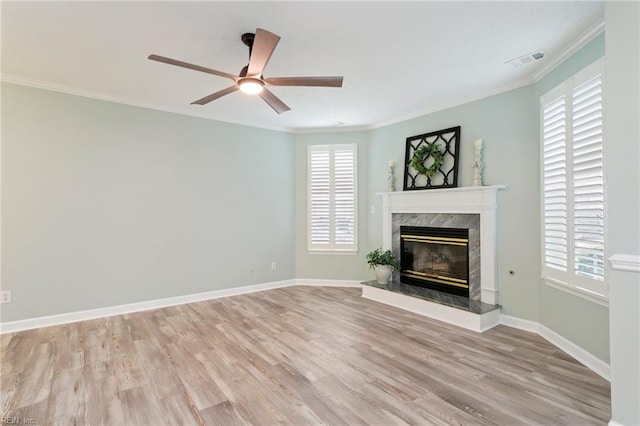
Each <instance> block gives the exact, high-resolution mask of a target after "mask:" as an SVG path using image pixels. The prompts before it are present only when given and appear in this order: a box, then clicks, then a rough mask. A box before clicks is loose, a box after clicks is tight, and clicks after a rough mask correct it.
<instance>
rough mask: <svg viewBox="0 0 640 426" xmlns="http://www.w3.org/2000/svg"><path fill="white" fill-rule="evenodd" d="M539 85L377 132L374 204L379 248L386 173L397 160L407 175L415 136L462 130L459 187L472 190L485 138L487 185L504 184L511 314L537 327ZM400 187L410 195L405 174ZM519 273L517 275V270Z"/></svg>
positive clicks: (505, 297) (373, 237)
mask: <svg viewBox="0 0 640 426" xmlns="http://www.w3.org/2000/svg"><path fill="white" fill-rule="evenodd" d="M532 99H533V88H532V86H527V87H523V88H520V89H516V90H511V91H508V92H505V93H502V94H499V95H495V96H491V97H488V98H484V99H481V100H478V101H475V102H470V103H467V104H464V105H460V106H456V107H454V108H449V109H446V110H443V111H439V112H436V113H433V114H428V115H425V116H422V117H418V118H414V119H411V120H407V121H403V122H401V123H397V124H393V125H390V126H386V127H383V128H379V129H375V130H373V131H371V134H370V147H369V153H370V157H369V158H370V161H369V167H370V168H369V192H368V201H367V202H368V205H369V206H370V208H371V206H373V207H375V214H372V215H370V218H369V240H370V242H371V246H372V247H377V246H380V245H381V244H382V214H381V207H382V200H381V199H380V198H381V197H380V196H377V195H376V193H377V192H383V191H386V188H387V181H386V170H387V164H388V162H389V160H395V161H396V164H398V165H400V167H399V169H400V170H402V167H403V165H404V151H405V140H406V138H407V137H409V136H413V135H419V134H421V133H426V132H429V131H434V130H438V129H444V128H448V127H451V126H457V125H460V126H461V127H462V129H461V141H460V158H461V160H460V166H459V175H458V186H461V187H462V186H471V185H472V182H473V171H472V163H473V160H474V149H473V141H474V140H476V139H479V138H482V139H483V140H484V147H485V149H484V157H483V158H484V163H485V166H486V168H485V173H484V177H485V179H484V182H485V184H486V185H494V184H503V185H506V186H507V188H506V189H504V190H501V191H499V206H500V207H499V212H498V269H497V278H498V282H499V284H498V288H499V300H500V303H501V304H502V305H503V313H505V314H508V315H513V316H516V317H519V318H524V319H529V320H533V321H537V319H538V318H537V315H538V282H539V276H540V268H539V264H540V260H539V259H540V232H539V228H540V225H539V216H540V215H539V204H538V188H539V187H538V176H539V167H538V163H539V160H538V141H537V130H536V127H537V121H536V117H537V112H536V105H535V103H534V102H532ZM397 189H398V190H402V173H401V172H399V173H398V184H397ZM510 270H512V271H514V275H509V271H510Z"/></svg>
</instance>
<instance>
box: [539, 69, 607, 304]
mask: <svg viewBox="0 0 640 426" xmlns="http://www.w3.org/2000/svg"><path fill="white" fill-rule="evenodd" d="M602 87H603V63H602V61H598V62H596V63H594V64H592V65H590V66H589V67H587V68H585V69H584V70H583V71H581V72H580V73H578V74H577V75H575V76H573V77H572V78H570V79H569V80H567V81H566V82H565V83H563V84H562V85H560V86H558V87H557V88H555V89H553V90H552V91H550V92H549V93H547V94H545V95H544V96H542V98H541V114H540V116H541V145H542V191H541V193H542V204H543V209H542V210H543V222H542V223H543V225H542V226H543V229H542V234H543V244H542V259H543V268H542V269H543V278H545V280H546V282H547V283H550V285H554V286H558V285H559V286H560V288H562V287H571V288H572V289H573V290H578V291H579V294H581V295H583V294H586V295H587V298H591V300H605V299H606V297H607V292H608V286H607V283H606V280H605V275H606V270H605V263H604V258H605V253H604V251H605V220H604V219H605V218H604V212H605V195H604V193H605V185H604V160H603V159H604V155H603V150H604V143H603V134H604V128H603V122H604V116H603V92H602Z"/></svg>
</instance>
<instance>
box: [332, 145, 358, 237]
mask: <svg viewBox="0 0 640 426" xmlns="http://www.w3.org/2000/svg"><path fill="white" fill-rule="evenodd" d="M334 155H335V157H334V158H335V161H334V164H335V166H334V183H335V186H334V196H335V202H334V217H335V222H334V235H335V244H336V246H337V247H350V246H354V245H355V243H356V227H355V226H356V223H355V222H356V216H355V214H356V199H355V197H356V176H355V150H354V146H351V145H350V146H347V147H346V148H345V147H341V146H340V145H337V146H335V150H334Z"/></svg>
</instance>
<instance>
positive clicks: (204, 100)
mask: <svg viewBox="0 0 640 426" xmlns="http://www.w3.org/2000/svg"><path fill="white" fill-rule="evenodd" d="M236 90H238V86H231V87H227V88H226V89H222V90H220V91H219V92H216V93H212V94H211V95H209V96H205V97H204V98H202V99H198V100H197V101H195V102H191V105H194V104H197V105H206V104H208V103H209V102H211V101H215V100H216V99H218V98H221V97H223V96H224V95H228V94H229V93H233V92H235V91H236Z"/></svg>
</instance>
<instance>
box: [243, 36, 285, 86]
mask: <svg viewBox="0 0 640 426" xmlns="http://www.w3.org/2000/svg"><path fill="white" fill-rule="evenodd" d="M279 41H280V37H279V36H277V35H275V34H274V33H270V32H269V31H266V30H263V29H262V28H258V29H256V35H255V38H254V39H253V47H252V48H251V57H250V58H249V68H248V69H247V75H248V76H260V75H262V71H263V70H264V67H266V66H267V62H269V58H271V54H273V51H274V50H275V48H276V46H277V45H278V42H279Z"/></svg>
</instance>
